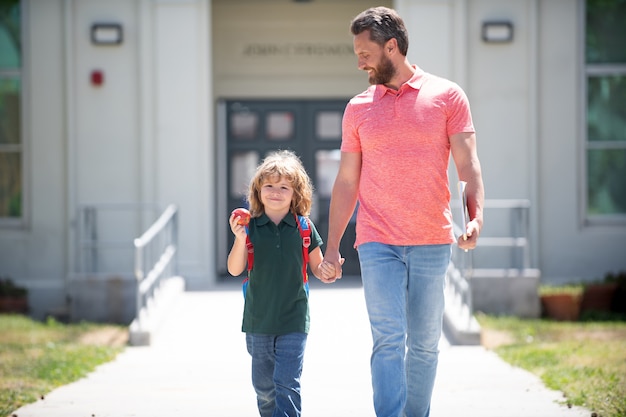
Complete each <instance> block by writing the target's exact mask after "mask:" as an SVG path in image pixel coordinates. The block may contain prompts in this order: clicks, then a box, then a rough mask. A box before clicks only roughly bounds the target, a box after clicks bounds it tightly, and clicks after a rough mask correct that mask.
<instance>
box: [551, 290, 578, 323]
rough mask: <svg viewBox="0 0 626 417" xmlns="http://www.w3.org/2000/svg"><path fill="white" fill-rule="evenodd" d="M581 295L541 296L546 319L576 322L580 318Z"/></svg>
mask: <svg viewBox="0 0 626 417" xmlns="http://www.w3.org/2000/svg"><path fill="white" fill-rule="evenodd" d="M580 298H581V297H580V295H578V294H565V293H564V294H547V295H542V296H541V306H542V308H543V312H544V314H545V316H546V317H548V318H551V319H554V320H559V321H575V320H578V317H579V316H580Z"/></svg>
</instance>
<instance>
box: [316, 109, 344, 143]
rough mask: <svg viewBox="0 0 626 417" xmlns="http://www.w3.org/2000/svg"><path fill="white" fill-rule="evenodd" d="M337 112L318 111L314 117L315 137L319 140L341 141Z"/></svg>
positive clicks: (340, 116) (339, 119)
mask: <svg viewBox="0 0 626 417" xmlns="http://www.w3.org/2000/svg"><path fill="white" fill-rule="evenodd" d="M342 117H343V113H342V112H339V111H320V112H318V113H317V114H316V115H315V135H316V136H317V137H318V138H319V139H321V140H338V139H341V119H342Z"/></svg>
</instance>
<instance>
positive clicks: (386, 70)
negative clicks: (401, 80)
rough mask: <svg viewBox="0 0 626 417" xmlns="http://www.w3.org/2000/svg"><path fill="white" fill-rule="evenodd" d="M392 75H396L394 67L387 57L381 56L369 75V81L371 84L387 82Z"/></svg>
mask: <svg viewBox="0 0 626 417" xmlns="http://www.w3.org/2000/svg"><path fill="white" fill-rule="evenodd" d="M394 75H396V68H395V67H394V66H393V63H392V62H391V60H390V59H389V58H387V57H386V56H383V57H382V58H381V59H380V62H379V63H378V68H374V71H373V72H372V74H371V75H370V77H369V83H370V84H372V85H374V84H387V83H388V82H390V81H391V79H392V78H393V76H394Z"/></svg>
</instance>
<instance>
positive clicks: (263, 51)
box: [243, 42, 354, 57]
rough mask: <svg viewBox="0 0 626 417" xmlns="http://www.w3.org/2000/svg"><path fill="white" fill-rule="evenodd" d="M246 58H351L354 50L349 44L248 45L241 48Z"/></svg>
mask: <svg viewBox="0 0 626 417" xmlns="http://www.w3.org/2000/svg"><path fill="white" fill-rule="evenodd" d="M243 55H244V56H246V57H278V56H282V57H304V56H309V57H323V56H330V57H332V56H335V57H337V56H353V55H354V49H353V47H352V44H350V43H323V42H315V43H313V42H311V43H309V42H298V43H290V42H286V43H269V42H268V43H249V44H247V45H245V46H244V48H243Z"/></svg>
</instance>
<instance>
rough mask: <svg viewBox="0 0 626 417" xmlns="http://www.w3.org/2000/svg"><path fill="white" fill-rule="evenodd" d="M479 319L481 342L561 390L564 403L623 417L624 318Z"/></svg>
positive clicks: (625, 391)
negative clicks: (567, 320) (554, 319)
mask: <svg viewBox="0 0 626 417" xmlns="http://www.w3.org/2000/svg"><path fill="white" fill-rule="evenodd" d="M477 319H478V321H479V323H480V325H481V327H482V328H483V345H485V346H486V347H487V348H489V349H493V350H494V351H495V352H496V353H497V354H498V355H499V356H500V357H502V359H504V360H505V361H507V362H509V363H510V364H512V365H515V366H518V367H520V368H524V369H526V370H528V371H531V372H533V373H534V374H536V375H538V376H539V377H540V378H541V379H542V381H543V382H544V383H545V385H546V386H547V387H548V388H551V389H554V390H558V391H561V392H563V393H564V395H565V399H564V402H565V403H566V404H569V405H578V406H582V407H585V408H587V409H589V410H591V411H592V412H595V413H596V415H597V416H598V417H626V322H624V321H602V322H600V321H586V322H556V321H550V320H542V319H537V320H523V319H518V318H513V317H493V316H487V315H477Z"/></svg>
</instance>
